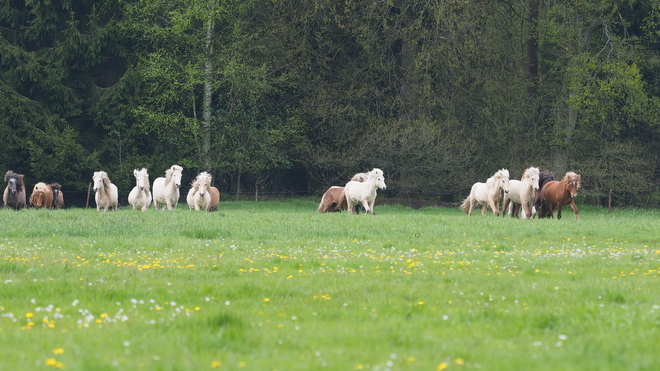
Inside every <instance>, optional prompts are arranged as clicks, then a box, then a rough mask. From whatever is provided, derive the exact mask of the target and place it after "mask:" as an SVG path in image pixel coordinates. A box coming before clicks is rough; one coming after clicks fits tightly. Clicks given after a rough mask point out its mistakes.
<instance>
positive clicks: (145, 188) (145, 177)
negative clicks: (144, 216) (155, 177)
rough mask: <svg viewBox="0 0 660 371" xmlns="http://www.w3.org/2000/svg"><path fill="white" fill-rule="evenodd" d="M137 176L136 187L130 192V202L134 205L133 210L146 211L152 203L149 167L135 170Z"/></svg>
mask: <svg viewBox="0 0 660 371" xmlns="http://www.w3.org/2000/svg"><path fill="white" fill-rule="evenodd" d="M133 175H134V176H135V187H133V189H132V190H131V193H129V194H128V204H129V205H131V206H133V210H136V209H140V210H142V211H145V210H147V209H148V208H149V205H151V191H150V190H149V173H147V169H145V168H142V170H139V171H138V169H135V170H133Z"/></svg>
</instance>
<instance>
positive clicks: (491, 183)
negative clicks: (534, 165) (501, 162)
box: [486, 169, 509, 189]
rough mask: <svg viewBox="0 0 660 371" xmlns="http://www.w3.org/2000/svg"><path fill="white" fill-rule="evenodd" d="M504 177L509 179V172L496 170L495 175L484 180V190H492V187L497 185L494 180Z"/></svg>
mask: <svg viewBox="0 0 660 371" xmlns="http://www.w3.org/2000/svg"><path fill="white" fill-rule="evenodd" d="M505 176H506V177H507V178H508V177H509V170H507V169H500V170H497V171H496V172H495V174H493V176H492V177H490V178H488V179H486V188H488V189H491V188H493V186H495V185H497V182H496V181H495V179H500V178H502V177H505Z"/></svg>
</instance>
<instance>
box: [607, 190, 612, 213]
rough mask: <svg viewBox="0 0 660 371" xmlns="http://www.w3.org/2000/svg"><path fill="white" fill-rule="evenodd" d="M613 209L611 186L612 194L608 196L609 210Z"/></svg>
mask: <svg viewBox="0 0 660 371" xmlns="http://www.w3.org/2000/svg"><path fill="white" fill-rule="evenodd" d="M611 211H612V188H610V194H609V196H608V197H607V212H608V213H609V212H611Z"/></svg>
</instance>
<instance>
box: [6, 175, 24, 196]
mask: <svg viewBox="0 0 660 371" xmlns="http://www.w3.org/2000/svg"><path fill="white" fill-rule="evenodd" d="M5 182H7V186H8V187H9V191H10V192H11V194H16V192H18V191H20V190H21V188H22V186H23V174H16V173H15V172H13V171H11V170H9V171H7V173H6V174H5Z"/></svg>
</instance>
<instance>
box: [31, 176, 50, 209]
mask: <svg viewBox="0 0 660 371" xmlns="http://www.w3.org/2000/svg"><path fill="white" fill-rule="evenodd" d="M30 205H32V206H33V207H35V208H37V209H40V208H42V207H43V208H46V209H50V208H51V207H52V206H53V189H52V188H51V187H50V186H49V185H48V184H46V183H43V182H39V183H37V184H35V185H34V188H33V189H32V194H31V195H30Z"/></svg>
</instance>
